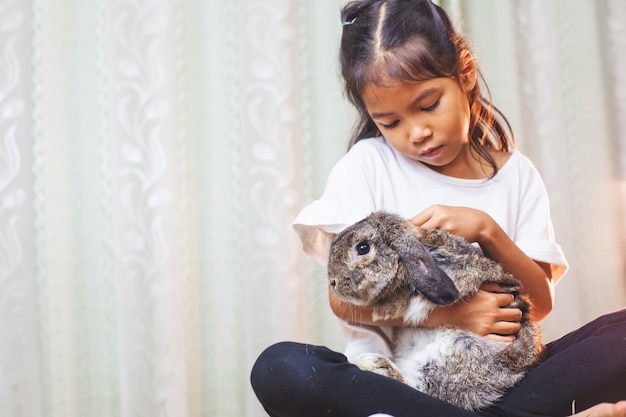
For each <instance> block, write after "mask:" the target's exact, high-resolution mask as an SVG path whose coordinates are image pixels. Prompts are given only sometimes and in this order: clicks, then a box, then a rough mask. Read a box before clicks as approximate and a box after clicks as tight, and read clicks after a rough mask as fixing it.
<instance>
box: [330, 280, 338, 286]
mask: <svg viewBox="0 0 626 417" xmlns="http://www.w3.org/2000/svg"><path fill="white" fill-rule="evenodd" d="M330 286H331V287H333V288H335V287H336V286H337V280H336V279H334V278H333V279H331V280H330Z"/></svg>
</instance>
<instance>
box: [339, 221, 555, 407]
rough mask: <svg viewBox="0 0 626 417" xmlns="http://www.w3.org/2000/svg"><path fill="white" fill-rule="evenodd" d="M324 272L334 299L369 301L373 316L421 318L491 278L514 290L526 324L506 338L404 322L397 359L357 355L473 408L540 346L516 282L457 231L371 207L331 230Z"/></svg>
mask: <svg viewBox="0 0 626 417" xmlns="http://www.w3.org/2000/svg"><path fill="white" fill-rule="evenodd" d="M328 274H329V280H330V284H331V286H332V287H333V288H334V290H335V292H336V293H337V294H338V295H339V297H341V298H342V299H344V300H346V301H349V302H351V303H353V304H356V305H360V306H368V307H372V309H373V316H374V319H375V320H379V319H392V318H398V317H403V318H404V320H405V322H407V323H411V324H415V325H418V324H420V323H421V322H423V321H424V320H425V319H426V318H427V317H428V315H429V314H430V312H431V311H432V310H433V309H435V308H437V307H438V306H440V305H450V304H453V303H456V302H459V301H461V300H466V299H468V298H469V297H471V296H472V295H474V294H476V292H478V290H479V289H480V287H481V285H483V284H484V283H487V282H493V283H497V284H499V285H500V286H502V287H503V288H504V289H505V290H506V292H510V293H513V295H514V297H515V299H514V302H513V304H512V306H514V307H517V308H519V309H521V310H522V319H521V325H522V327H521V329H520V331H519V332H518V334H516V339H515V341H514V342H512V343H502V342H494V341H490V340H487V339H485V338H482V337H479V336H477V335H475V334H473V333H471V332H468V331H464V330H460V329H456V328H451V327H443V328H425V327H402V328H397V329H396V333H395V340H394V358H393V363H392V362H391V361H390V359H389V358H385V357H382V356H381V355H376V354H373V355H368V354H366V355H363V356H361V357H359V358H357V359H356V360H355V361H354V362H355V363H356V364H357V365H358V366H359V367H361V368H362V369H365V370H371V371H374V372H378V373H381V374H384V375H387V376H392V377H395V378H396V379H400V380H402V381H403V382H406V383H407V384H409V385H411V386H413V387H415V388H416V389H418V390H419V391H421V392H424V393H426V394H430V395H432V396H435V397H438V398H440V399H442V400H445V401H447V402H450V403H453V404H456V405H458V406H460V407H463V408H466V409H469V410H477V409H481V408H484V407H486V406H488V405H489V404H491V403H492V402H494V401H496V400H497V399H498V398H500V397H501V396H502V394H503V393H504V392H506V390H508V389H509V388H511V387H512V386H513V385H515V384H516V383H517V382H519V380H520V379H521V378H522V377H523V376H524V375H525V374H526V372H528V370H529V369H530V368H532V367H533V366H534V365H535V364H536V363H537V362H538V361H539V360H540V356H541V352H542V349H543V344H542V343H541V337H540V334H539V330H538V328H537V326H536V325H535V324H534V323H533V322H532V321H531V320H530V318H529V303H528V301H527V300H526V299H525V298H524V297H523V296H521V295H520V294H519V289H520V284H519V281H518V280H517V279H516V278H515V277H513V276H512V275H511V274H509V273H507V272H506V271H504V269H503V268H502V267H501V266H500V265H499V264H498V263H496V262H494V261H492V260H491V259H489V258H487V257H486V256H484V255H482V253H481V252H480V251H479V250H478V249H477V248H475V247H474V246H473V245H471V244H469V243H468V242H466V241H465V240H463V239H462V238H459V237H458V236H454V235H452V234H449V233H446V232H443V231H440V230H425V229H420V228H417V227H416V226H414V225H413V224H412V223H411V222H409V221H407V220H404V219H402V218H400V217H399V216H396V215H393V214H389V213H385V212H376V213H374V214H372V215H370V216H369V217H367V218H366V219H364V220H363V221H361V222H358V223H356V224H355V225H353V226H350V227H349V228H347V229H346V230H344V231H343V232H341V233H340V234H339V235H337V237H336V238H335V239H334V241H333V244H332V246H331V250H330V258H329V264H328ZM394 363H395V365H396V366H397V368H398V369H394ZM390 370H391V371H390ZM398 374H400V375H398Z"/></svg>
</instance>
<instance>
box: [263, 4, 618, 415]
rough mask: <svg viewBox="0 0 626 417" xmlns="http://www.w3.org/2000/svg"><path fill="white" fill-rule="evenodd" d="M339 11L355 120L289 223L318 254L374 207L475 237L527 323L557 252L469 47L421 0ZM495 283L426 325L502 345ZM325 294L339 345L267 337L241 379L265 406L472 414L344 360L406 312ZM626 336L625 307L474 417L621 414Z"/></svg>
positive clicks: (507, 315) (385, 338) (532, 183)
mask: <svg viewBox="0 0 626 417" xmlns="http://www.w3.org/2000/svg"><path fill="white" fill-rule="evenodd" d="M342 21H343V36H342V43H341V51H340V58H341V67H342V75H343V78H344V81H345V87H346V93H347V96H348V98H349V99H350V101H351V102H352V103H353V104H354V105H355V106H356V108H357V109H358V111H359V113H360V117H361V118H360V123H359V124H358V126H357V129H356V132H355V136H354V138H353V139H352V141H351V143H350V149H349V151H348V153H347V154H346V155H345V156H344V157H343V158H342V159H341V160H340V161H339V162H338V163H337V165H336V166H335V167H334V169H333V170H332V172H331V174H330V177H329V179H328V182H327V186H326V189H325V191H324V194H323V195H322V197H321V198H320V199H319V200H317V201H315V202H313V203H312V204H311V205H309V206H308V207H306V208H305V209H304V210H303V211H302V212H301V213H300V215H299V216H298V218H297V219H296V221H295V224H294V226H295V228H296V231H297V232H298V233H299V235H300V237H301V239H302V242H303V247H304V250H305V251H306V252H307V253H308V254H310V255H311V256H313V257H314V258H316V259H317V260H319V261H320V262H322V263H325V262H326V257H327V256H328V250H329V245H330V242H331V240H332V238H333V237H334V236H335V234H336V233H337V232H339V231H340V230H342V229H343V228H345V227H347V226H348V225H350V224H352V223H354V222H356V221H358V220H360V219H362V218H364V217H365V216H367V215H368V214H370V213H371V212H372V211H376V210H387V211H391V212H396V213H398V214H400V215H402V216H404V217H407V218H411V220H412V221H413V222H414V223H415V224H416V225H418V226H421V227H426V228H439V229H442V230H446V231H448V232H452V233H455V234H458V235H460V236H462V237H464V238H465V239H467V240H468V241H471V242H475V243H476V244H477V245H479V246H480V248H481V249H482V250H483V252H484V253H486V254H487V255H488V256H490V257H492V258H493V259H495V260H497V261H498V262H500V263H501V264H502V265H503V266H504V267H505V269H507V270H508V271H509V272H511V273H512V274H513V275H515V276H516V277H518V278H519V279H520V280H521V281H522V283H523V290H524V291H525V292H526V293H527V294H528V295H529V296H530V298H531V300H532V301H533V305H534V310H533V315H534V317H535V319H536V320H540V319H542V318H543V317H545V316H546V315H547V314H548V313H549V312H550V310H551V309H552V302H553V287H554V285H555V284H556V282H557V281H558V280H559V279H560V278H561V277H562V276H563V274H564V273H565V271H566V270H567V263H566V261H565V258H564V256H563V254H562V251H561V248H560V246H559V245H558V244H557V243H556V242H555V241H554V237H553V233H552V225H551V220H550V214H549V205H548V197H547V194H546V191H545V188H544V185H543V183H542V181H541V178H540V177H539V175H538V173H537V171H536V170H535V168H534V167H533V166H532V164H531V163H530V161H529V160H528V159H526V158H525V157H524V156H523V155H521V154H520V153H519V152H517V151H514V150H513V137H512V134H511V132H510V130H509V128H508V123H507V122H506V119H505V118H504V117H503V116H502V115H501V114H500V113H499V112H498V111H497V110H496V109H495V108H494V107H493V106H492V105H491V103H490V102H489V101H488V100H487V99H486V98H485V97H484V96H483V94H482V93H481V88H480V83H479V73H478V70H477V68H476V65H475V62H474V59H473V55H472V53H471V52H470V50H469V47H468V45H467V43H466V42H465V41H464V39H462V38H461V37H460V36H459V35H458V34H457V33H456V32H455V31H454V29H453V27H452V25H451V23H450V21H449V19H448V17H447V15H446V14H445V12H444V11H443V10H442V9H441V8H439V7H438V6H436V5H434V4H433V3H431V1H430V0H363V1H358V2H353V3H350V4H348V5H347V6H346V7H345V8H344V10H343V11H342ZM497 290H498V289H497V288H488V287H487V288H484V289H483V291H481V292H479V294H477V295H476V296H475V297H474V298H473V299H472V300H470V301H469V302H468V303H465V304H463V305H460V306H458V307H455V308H448V309H444V308H442V309H438V310H437V311H436V312H435V313H433V314H432V315H431V317H430V318H429V320H428V322H427V323H425V324H424V325H426V326H438V325H442V324H447V325H455V326H458V327H461V328H464V329H467V330H470V331H473V332H475V333H477V334H479V335H483V336H485V337H489V338H491V339H494V340H497V341H501V342H503V343H506V342H510V341H511V340H513V337H514V336H513V335H514V334H515V332H516V331H517V330H518V329H519V323H518V321H519V318H520V317H521V312H520V311H519V310H518V309H515V308H507V306H508V305H509V304H510V302H511V301H512V295H510V294H501V293H498V292H497ZM329 297H330V305H331V308H332V309H333V311H334V313H335V314H336V315H337V316H338V317H339V318H340V319H342V321H343V326H344V329H345V333H346V340H347V345H346V351H345V356H344V355H342V354H339V353H336V352H332V351H330V350H328V349H326V348H323V347H317V346H310V345H301V344H297V343H280V344H277V345H274V346H271V347H270V348H268V349H267V350H266V351H265V352H264V353H263V354H262V355H261V356H260V357H259V359H258V360H257V363H256V364H255V366H254V368H253V370H252V385H253V388H254V390H255V392H256V394H257V396H258V398H259V400H260V401H261V403H262V404H263V406H264V407H265V409H266V410H267V412H268V413H269V414H270V416H272V417H274V416H280V417H286V416H298V417H304V416H326V415H333V416H343V417H350V416H355V417H356V416H358V417H365V416H368V415H373V414H375V413H387V414H391V415H393V416H395V417H402V416H411V417H418V416H472V415H475V414H473V413H470V412H467V411H465V410H461V409H458V408H456V407H454V406H452V405H450V404H447V403H445V402H442V401H439V400H437V399H434V398H431V397H429V396H427V395H424V394H422V393H420V392H418V391H417V390H415V389H413V388H411V387H409V386H407V385H404V384H402V383H399V382H397V381H395V380H392V379H389V378H385V377H381V376H379V375H376V374H373V373H370V372H363V371H360V370H359V369H358V368H356V367H355V366H353V365H351V364H350V363H349V362H348V361H347V359H346V356H347V357H348V358H350V357H352V356H354V355H357V354H359V353H363V352H378V353H382V354H386V355H391V349H392V346H391V342H390V341H391V331H392V328H393V327H394V326H402V325H404V323H402V322H401V321H393V322H374V321H373V320H372V317H371V311H370V310H368V309H365V308H357V307H355V306H353V305H348V304H346V303H344V302H342V301H341V300H339V299H338V298H337V297H336V296H335V295H334V293H333V292H332V291H329ZM625 335H626V310H622V311H619V312H616V313H613V314H611V315H607V316H605V317H602V318H600V319H598V320H596V321H594V322H592V323H590V324H588V325H586V326H584V327H583V328H581V329H579V330H578V331H576V332H573V333H572V334H570V335H567V336H565V337H563V338H562V339H560V340H558V341H555V342H552V343H550V344H549V345H548V347H547V359H546V360H545V362H543V363H542V364H541V365H539V366H538V367H537V368H535V369H534V370H533V371H531V372H530V373H529V374H528V376H527V377H526V378H525V379H524V380H523V381H522V382H521V383H520V384H519V385H517V386H516V387H515V388H514V389H512V390H511V391H510V392H509V393H508V394H507V395H505V396H504V397H503V398H502V400H501V401H499V402H498V403H497V404H494V405H493V406H492V407H490V408H488V409H485V410H483V411H482V412H481V415H485V416H503V415H506V416H533V415H543V416H545V415H551V416H565V415H571V414H572V409H573V408H574V407H575V408H577V409H585V408H588V407H591V408H589V409H587V410H586V411H585V412H584V413H585V415H598V416H612V415H616V416H617V415H621V416H626V402H619V403H615V404H613V403H614V402H616V401H619V400H623V399H626V371H625V370H626V354H625V353H624V352H626V337H625ZM602 402H607V403H604V404H600V405H596V406H594V404H599V403H602Z"/></svg>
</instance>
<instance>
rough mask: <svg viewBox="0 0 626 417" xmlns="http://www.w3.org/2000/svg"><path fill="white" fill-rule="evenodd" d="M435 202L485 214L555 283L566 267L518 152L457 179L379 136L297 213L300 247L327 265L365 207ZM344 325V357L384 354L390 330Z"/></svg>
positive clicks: (396, 209)
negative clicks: (494, 168) (493, 168)
mask: <svg viewBox="0 0 626 417" xmlns="http://www.w3.org/2000/svg"><path fill="white" fill-rule="evenodd" d="M433 204H444V205H448V206H464V207H471V208H474V209H478V210H482V211H484V212H486V213H487V214H489V215H490V216H491V217H492V218H493V219H494V220H495V221H496V222H497V223H498V225H500V227H502V229H503V230H504V231H505V232H506V234H507V235H508V236H509V237H510V238H511V240H513V242H515V244H517V246H518V247H519V248H520V249H521V250H522V251H523V252H524V253H526V255H528V256H529V257H530V258H531V259H534V260H536V261H540V262H546V263H549V264H552V266H553V271H552V274H553V279H554V280H555V281H556V280H557V279H558V278H560V277H561V276H562V275H563V274H564V273H565V272H566V270H567V267H568V266H567V261H566V260H565V257H564V255H563V251H562V250H561V247H560V246H559V245H558V244H557V243H556V242H555V240H554V232H553V229H552V221H551V220H550V207H549V201H548V195H547V192H546V190H545V186H544V184H543V181H542V180H541V177H540V176H539V173H538V172H537V170H536V169H535V167H534V166H533V165H532V163H531V162H530V160H528V158H526V157H525V156H523V155H522V154H521V153H519V152H513V153H512V154H511V156H510V158H509V159H508V161H507V162H506V163H505V164H504V166H503V167H502V168H501V169H500V170H499V171H498V173H497V174H496V176H495V177H493V178H489V179H478V180H474V179H460V178H453V177H448V176H445V175H442V174H439V173H437V172H435V171H433V170H432V169H430V168H428V167H427V166H425V165H423V164H422V163H420V162H417V161H413V160H411V159H409V158H407V157H405V156H404V155H402V154H401V153H400V152H398V151H397V150H395V148H393V147H392V146H391V145H390V144H389V143H388V142H387V141H386V140H385V139H384V138H382V137H378V138H371V139H364V140H361V141H359V142H357V143H356V144H355V145H354V146H353V147H352V148H351V149H350V151H349V152H348V153H346V154H345V155H344V156H343V157H342V158H341V159H340V160H339V161H338V162H337V164H336V165H335V167H334V168H333V169H332V171H331V173H330V176H329V178H328V182H327V184H326V188H325V190H324V194H323V195H322V196H321V197H320V198H319V199H318V200H316V201H313V202H312V203H311V204H310V205H308V206H307V207H305V208H304V209H303V210H302V211H301V212H300V214H299V215H298V217H297V218H296V219H295V221H294V228H295V230H296V231H297V232H298V234H299V236H300V238H301V240H302V244H303V248H304V251H305V252H306V253H307V254H309V255H311V256H312V257H313V258H314V259H316V260H317V261H318V262H320V263H322V264H323V265H325V264H326V263H327V257H328V250H329V247H330V242H331V240H332V238H333V236H334V235H335V234H337V233H338V232H340V231H341V230H343V229H344V228H346V227H348V226H349V225H351V224H353V223H355V222H357V221H359V220H361V219H363V218H364V217H366V216H367V215H369V214H370V213H372V212H374V211H378V210H385V211H389V212H393V213H397V214H399V215H400V216H403V217H405V218H411V217H413V216H414V215H416V214H417V213H419V212H421V211H422V210H424V209H426V208H427V207H429V206H431V205H433ZM343 327H344V330H345V332H346V339H347V345H346V352H345V353H346V356H348V358H350V357H353V356H354V355H357V354H359V353H364V352H378V353H382V354H385V355H390V353H391V352H390V348H391V347H390V345H389V340H390V338H391V328H385V327H375V326H354V325H347V324H346V323H343Z"/></svg>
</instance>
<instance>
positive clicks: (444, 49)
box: [339, 0, 515, 175]
mask: <svg viewBox="0 0 626 417" xmlns="http://www.w3.org/2000/svg"><path fill="white" fill-rule="evenodd" d="M341 21H342V25H343V35H342V38H341V47H340V57H339V58H340V64H341V73H342V76H343V79H344V83H345V93H346V96H347V98H348V100H350V102H351V103H352V104H353V105H354V106H355V107H356V108H357V110H358V112H359V121H358V123H357V125H356V127H355V130H354V133H353V136H352V138H351V140H350V144H349V147H352V145H354V144H355V143H356V142H358V141H359V140H361V139H365V138H368V137H375V136H380V135H381V133H380V131H379V130H378V128H377V127H376V124H375V123H374V122H373V120H372V119H371V118H370V116H369V114H368V112H367V109H366V107H365V104H364V103H363V99H362V93H363V89H364V87H366V86H367V85H370V84H377V85H382V83H383V80H384V79H385V78H387V79H388V78H391V79H397V80H407V81H423V80H427V79H430V78H440V77H450V78H454V79H456V80H457V81H459V82H460V80H461V79H462V77H465V76H472V77H473V78H474V79H476V80H477V81H476V83H474V84H475V85H474V88H473V89H472V90H470V91H468V92H467V98H468V101H469V104H470V127H469V138H470V149H471V150H472V152H474V153H475V154H477V155H478V157H479V158H480V159H483V160H486V161H487V162H488V163H489V164H490V165H491V167H492V168H493V175H495V174H496V173H497V171H498V169H497V165H496V163H495V161H494V160H493V158H492V157H491V155H490V153H489V149H498V150H502V151H505V152H508V151H511V150H512V148H513V146H514V143H515V139H514V137H513V132H512V130H511V127H510V125H509V122H508V121H507V119H506V117H504V115H503V114H502V113H501V112H500V111H499V110H498V109H497V108H496V107H495V106H494V105H493V104H492V102H491V99H490V96H489V91H488V89H487V87H486V84H485V83H484V80H483V78H482V75H481V74H480V71H479V70H478V68H477V67H476V64H475V62H474V57H473V55H472V53H471V51H470V48H469V45H468V44H467V42H466V41H465V39H463V37H461V36H460V35H459V34H458V33H457V32H456V31H455V30H454V27H453V26H452V23H451V22H450V19H449V18H448V15H447V14H446V12H445V11H444V10H443V9H441V8H440V7H439V6H437V5H435V4H434V3H432V2H431V1H430V0H361V1H353V2H351V3H348V4H347V5H346V6H345V7H344V8H343V10H342V12H341ZM481 84H482V86H483V88H484V89H485V91H486V92H487V95H486V96H484V95H483V94H482V93H481Z"/></svg>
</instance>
